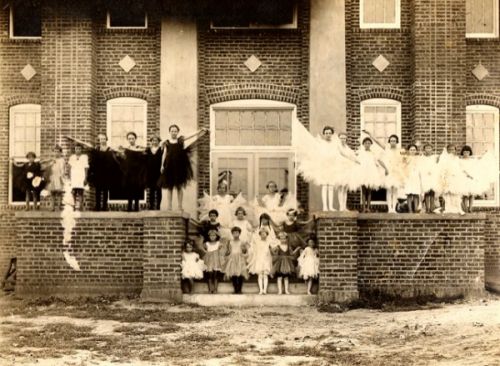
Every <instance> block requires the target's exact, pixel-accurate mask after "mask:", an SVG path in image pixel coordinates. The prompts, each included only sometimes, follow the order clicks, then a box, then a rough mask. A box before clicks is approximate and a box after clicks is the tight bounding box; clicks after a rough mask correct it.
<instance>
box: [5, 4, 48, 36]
mask: <svg viewBox="0 0 500 366" xmlns="http://www.w3.org/2000/svg"><path fill="white" fill-rule="evenodd" d="M11 11H12V17H11V22H12V24H11V31H12V34H11V36H12V37H41V36H42V16H41V10H40V6H39V5H36V4H33V3H31V2H30V1H26V2H19V3H16V4H15V5H13V6H12V8H11Z"/></svg>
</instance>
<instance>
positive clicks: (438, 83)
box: [411, 0, 467, 150]
mask: <svg viewBox="0 0 500 366" xmlns="http://www.w3.org/2000/svg"><path fill="white" fill-rule="evenodd" d="M411 10H412V17H413V19H412V22H413V27H412V46H413V47H412V53H413V65H412V73H413V85H412V89H413V104H412V115H413V123H414V126H413V128H414V138H415V139H418V140H421V141H425V142H430V143H432V144H433V145H434V146H435V147H436V148H437V149H439V150H441V149H442V147H443V146H445V145H446V144H447V143H450V142H452V143H458V144H461V143H464V142H465V107H466V104H465V88H466V75H467V73H466V44H465V0H442V1H429V0H414V1H413V2H412V9H411Z"/></svg>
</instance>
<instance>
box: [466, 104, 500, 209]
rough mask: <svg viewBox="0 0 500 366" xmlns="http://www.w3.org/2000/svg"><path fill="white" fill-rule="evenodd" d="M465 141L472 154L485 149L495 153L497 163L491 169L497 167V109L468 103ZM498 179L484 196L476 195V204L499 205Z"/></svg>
mask: <svg viewBox="0 0 500 366" xmlns="http://www.w3.org/2000/svg"><path fill="white" fill-rule="evenodd" d="M466 115H467V119H466V121H467V122H466V128H467V132H466V142H467V145H469V146H470V147H471V148H472V152H473V154H474V156H481V155H482V154H484V153H485V152H486V151H492V152H494V154H495V157H496V160H497V164H496V166H495V167H493V169H497V171H498V169H499V164H500V161H499V126H498V125H499V110H498V108H496V107H492V106H488V105H470V106H468V107H467V113H466ZM498 192H499V179H498V172H497V181H496V182H495V184H494V185H493V186H492V187H491V190H490V191H489V192H487V193H486V195H485V196H482V197H476V200H475V205H476V206H498V205H499V194H498Z"/></svg>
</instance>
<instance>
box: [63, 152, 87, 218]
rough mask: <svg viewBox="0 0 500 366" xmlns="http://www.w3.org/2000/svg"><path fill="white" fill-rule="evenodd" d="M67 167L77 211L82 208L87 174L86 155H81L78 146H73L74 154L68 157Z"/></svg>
mask: <svg viewBox="0 0 500 366" xmlns="http://www.w3.org/2000/svg"><path fill="white" fill-rule="evenodd" d="M68 165H69V167H70V171H69V178H70V182H71V191H72V194H73V200H74V202H75V210H77V211H78V210H80V209H81V208H82V206H83V191H84V190H85V188H86V186H87V172H88V170H89V159H88V157H87V155H85V154H82V147H81V146H80V145H79V144H76V145H75V153H74V154H73V155H71V156H70V158H69V161H68Z"/></svg>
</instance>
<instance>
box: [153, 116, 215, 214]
mask: <svg viewBox="0 0 500 366" xmlns="http://www.w3.org/2000/svg"><path fill="white" fill-rule="evenodd" d="M168 131H169V132H170V138H169V139H167V140H166V141H164V142H163V144H162V145H163V156H162V161H161V176H160V179H159V180H158V185H159V186H160V187H162V188H166V189H167V210H172V193H173V190H174V189H176V190H177V203H178V209H179V210H182V199H183V190H184V188H185V187H186V185H187V184H188V182H189V181H190V180H191V179H193V168H192V167H191V161H190V158H189V155H190V152H191V147H188V148H186V146H185V143H186V141H188V140H190V139H193V138H194V140H195V141H196V140H197V139H198V138H199V137H201V136H203V135H204V134H205V133H206V131H207V130H206V129H201V130H199V131H197V132H196V133H195V134H193V135H191V136H188V137H184V136H179V131H180V128H179V126H177V125H171V126H170V127H169V129H168Z"/></svg>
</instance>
